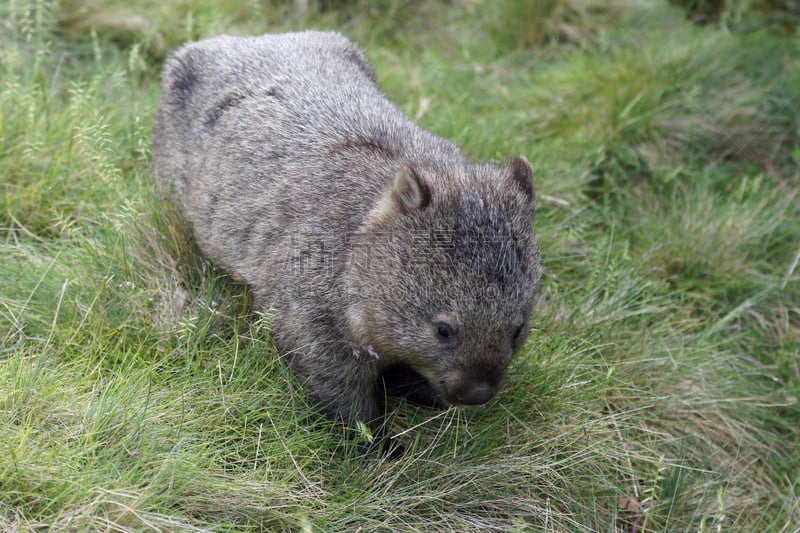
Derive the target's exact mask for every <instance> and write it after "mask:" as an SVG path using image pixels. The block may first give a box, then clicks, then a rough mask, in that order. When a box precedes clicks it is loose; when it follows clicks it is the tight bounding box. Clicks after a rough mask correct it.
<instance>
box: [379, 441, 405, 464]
mask: <svg viewBox="0 0 800 533" xmlns="http://www.w3.org/2000/svg"><path fill="white" fill-rule="evenodd" d="M382 441H383V457H385V458H386V459H400V458H401V457H402V456H403V455H404V454H405V453H406V449H405V447H404V446H403V445H402V444H400V441H399V440H397V439H395V438H394V437H386V438H384V439H382Z"/></svg>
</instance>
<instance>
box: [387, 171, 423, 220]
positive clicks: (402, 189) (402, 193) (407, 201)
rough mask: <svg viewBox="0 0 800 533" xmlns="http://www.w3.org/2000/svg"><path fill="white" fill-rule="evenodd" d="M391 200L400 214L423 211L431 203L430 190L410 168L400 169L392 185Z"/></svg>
mask: <svg viewBox="0 0 800 533" xmlns="http://www.w3.org/2000/svg"><path fill="white" fill-rule="evenodd" d="M391 194H392V200H394V203H395V205H396V206H397V209H398V210H400V212H402V213H409V212H412V211H418V210H420V209H424V208H425V207H426V206H427V205H428V203H430V201H431V190H430V187H429V186H428V184H427V183H425V180H423V179H422V177H421V176H420V175H419V174H418V173H417V172H416V171H415V170H414V169H413V168H411V167H405V168H401V169H400V170H399V171H397V174H395V176H394V183H392V193H391Z"/></svg>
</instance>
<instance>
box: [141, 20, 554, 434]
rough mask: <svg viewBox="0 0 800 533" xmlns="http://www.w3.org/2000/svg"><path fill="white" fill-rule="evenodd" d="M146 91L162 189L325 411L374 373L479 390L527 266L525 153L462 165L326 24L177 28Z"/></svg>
mask: <svg viewBox="0 0 800 533" xmlns="http://www.w3.org/2000/svg"><path fill="white" fill-rule="evenodd" d="M162 90H163V94H162V97H161V104H160V107H159V110H158V113H157V115H156V119H155V124H154V130H155V138H154V149H153V152H154V168H155V171H156V174H157V176H158V179H159V183H160V184H161V188H162V190H164V191H165V192H166V191H168V190H171V191H172V194H173V195H174V197H175V199H176V203H177V204H178V205H180V206H181V209H182V211H183V213H184V215H185V217H186V218H187V219H188V221H189V222H190V223H191V225H192V227H193V229H194V234H195V235H196V238H197V241H198V243H199V245H200V247H201V249H202V250H203V251H204V253H205V254H207V255H208V256H209V257H210V258H211V259H212V260H213V261H215V262H216V263H218V264H219V265H220V266H221V267H222V268H224V269H225V270H226V271H227V272H229V273H230V274H231V275H232V276H233V277H235V278H237V279H239V280H243V281H245V282H246V283H248V284H249V285H250V286H251V288H252V293H253V295H254V301H255V304H256V305H259V306H264V307H273V308H274V319H273V332H274V341H275V345H276V347H277V348H278V350H279V351H280V352H281V353H282V354H283V356H284V357H285V359H286V361H287V362H288V364H289V365H290V366H291V368H292V369H293V371H294V372H295V373H296V374H297V375H298V376H299V377H300V379H301V380H303V381H304V382H305V383H306V385H307V386H308V388H309V390H310V391H311V392H312V393H313V394H314V396H315V397H316V398H317V400H318V401H319V402H320V404H321V406H322V407H323V409H324V410H325V412H327V413H328V414H329V415H330V416H332V417H335V418H338V419H341V420H343V421H344V422H346V423H351V424H352V423H354V422H357V421H362V422H365V423H367V424H371V425H372V426H373V427H375V426H376V425H377V424H379V422H380V419H381V413H382V406H381V405H380V398H381V397H382V396H383V394H382V387H383V384H385V387H386V391H388V392H389V393H391V394H399V395H402V396H405V397H407V398H409V399H410V400H413V401H417V402H419V403H423V404H426V405H431V406H435V407H444V406H446V405H448V404H475V403H483V402H486V401H488V400H489V399H490V398H491V397H493V396H494V395H495V393H496V392H497V390H498V389H499V388H500V386H501V384H502V382H503V379H504V376H505V372H506V369H507V367H508V364H509V362H510V361H511V358H512V355H513V354H514V352H515V351H516V350H517V349H518V348H519V347H520V345H521V344H522V343H523V341H524V340H525V337H526V336H527V333H528V321H529V318H530V312H531V310H532V306H533V303H534V299H535V297H536V295H537V293H538V287H539V278H540V275H541V268H540V265H539V250H538V247H537V245H536V242H535V240H534V238H533V235H532V228H531V224H532V218H533V213H534V190H533V176H532V172H531V168H530V165H529V164H528V162H527V161H526V160H525V159H524V158H517V159H514V160H512V161H511V162H510V163H509V164H507V165H505V166H500V167H497V166H493V165H489V164H480V165H473V164H470V163H469V162H468V161H467V160H466V159H465V158H464V157H463V156H462V155H461V153H460V152H459V151H458V149H457V148H456V146H455V145H453V144H452V143H451V142H449V141H447V140H445V139H442V138H440V137H437V136H435V135H433V134H431V133H429V132H427V131H425V130H422V129H420V128H419V127H417V126H416V125H414V124H413V123H412V122H411V121H410V120H409V119H408V118H407V117H406V116H405V115H404V114H403V113H402V112H401V111H400V110H399V109H398V108H397V107H395V106H394V105H393V104H391V103H390V102H389V101H388V100H387V99H386V98H385V97H384V95H383V94H382V93H381V92H380V91H379V89H378V87H377V85H376V83H375V77H374V74H373V72H372V69H371V68H370V66H369V65H368V64H367V62H366V60H365V59H364V57H363V55H362V53H361V51H360V50H359V49H358V48H357V47H356V46H355V45H353V44H352V43H350V42H349V41H348V40H346V39H345V38H344V37H342V36H341V35H338V34H335V33H319V32H305V33H294V34H284V35H265V36H262V37H247V38H236V37H218V38H214V39H208V40H205V41H200V42H197V43H193V44H189V45H186V46H184V47H182V48H180V49H179V50H177V51H176V52H174V53H173V54H172V55H171V56H170V58H169V60H168V61H167V64H166V66H165V68H164V74H163V80H162Z"/></svg>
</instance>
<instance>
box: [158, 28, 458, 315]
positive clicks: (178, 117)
mask: <svg viewBox="0 0 800 533" xmlns="http://www.w3.org/2000/svg"><path fill="white" fill-rule="evenodd" d="M425 161H435V162H436V164H437V165H445V166H448V165H451V166H453V167H458V166H461V165H466V164H467V163H466V161H465V160H464V158H463V157H462V156H461V154H460V152H459V151H458V149H457V148H456V147H455V145H453V144H452V143H450V142H449V141H447V140H445V139H442V138H440V137H437V136H435V135H433V134H431V133H429V132H427V131H425V130H422V129H421V128H419V127H417V126H416V125H414V124H413V123H412V122H411V121H410V120H409V119H408V118H407V117H406V116H405V115H404V114H403V113H402V112H401V111H400V110H399V109H398V108H397V107H396V106H395V105H394V104H392V103H391V102H389V101H388V100H387V99H386V98H385V96H384V95H383V94H382V93H381V92H380V90H379V89H378V87H377V85H376V83H375V76H374V73H373V71H372V69H371V67H370V66H369V65H368V63H367V62H366V60H365V59H364V57H363V55H362V53H361V51H360V49H359V48H358V47H357V46H356V45H354V44H353V43H351V42H350V41H348V40H347V39H346V38H344V37H343V36H341V35H339V34H336V33H329V32H302V33H288V34H281V35H264V36H259V37H229V36H221V37H216V38H212V39H206V40H203V41H199V42H196V43H191V44H188V45H185V46H183V47H181V48H180V49H178V50H177V51H175V52H174V53H173V54H171V56H170V57H169V59H168V60H167V64H166V66H165V68H164V73H163V78H162V98H161V104H160V107H159V110H158V112H157V114H156V117H155V121H154V148H153V164H154V169H155V171H156V174H157V176H158V179H159V182H160V184H161V187H162V190H164V191H166V190H168V189H170V188H171V189H172V193H173V194H172V196H173V198H174V199H175V201H176V203H177V204H178V206H179V207H180V208H181V209H182V210H183V212H184V214H185V215H186V218H187V219H189V221H190V222H191V224H192V226H193V227H194V230H195V235H196V237H197V239H198V242H199V244H200V246H201V248H202V249H203V251H204V252H205V253H206V254H207V255H208V256H210V257H211V259H213V260H214V261H215V262H217V263H218V264H220V265H221V266H222V267H223V268H225V269H226V270H227V271H228V272H229V273H230V274H232V275H233V276H235V277H237V278H239V279H241V280H243V281H246V282H248V283H250V284H251V285H252V286H253V287H254V288H255V289H256V291H255V292H256V295H257V296H258V293H259V292H261V293H264V294H265V295H266V296H268V298H269V299H271V300H273V301H274V300H276V299H279V298H278V296H279V295H278V293H279V292H280V291H281V290H282V289H283V287H285V286H287V285H291V284H292V282H293V280H292V279H291V275H292V273H291V272H278V270H277V268H278V266H279V265H280V264H281V263H285V262H287V261H289V262H291V258H289V259H287V254H290V253H291V252H292V251H297V250H298V249H299V248H302V246H303V244H302V243H300V244H298V242H297V239H303V238H304V236H309V235H311V236H314V237H318V236H320V235H322V236H326V238H328V239H330V238H331V237H334V236H335V237H336V240H341V241H344V240H346V238H347V237H346V236H347V235H348V234H349V232H351V231H352V230H354V229H355V227H356V226H358V225H359V224H360V222H361V220H362V218H363V216H364V215H365V213H366V211H367V210H368V209H369V208H370V207H371V206H373V205H374V204H375V202H376V201H377V199H378V197H379V196H380V194H381V192H382V191H383V190H385V188H386V186H387V185H388V184H389V183H390V182H391V180H392V179H393V177H394V175H395V173H396V172H397V170H398V169H399V168H402V167H403V166H405V165H408V164H411V163H413V164H416V165H420V164H424V162H425ZM312 238H313V237H312ZM324 246H326V247H327V249H326V253H327V254H328V256H329V257H332V258H333V260H334V261H335V256H336V254H337V252H338V251H339V250H338V249H337V242H326V243H324ZM268 271H269V272H271V273H272V275H271V276H267V275H266V274H265V272H268ZM306 274H308V272H306ZM325 282H326V281H325V280H322V279H321V280H320V283H325Z"/></svg>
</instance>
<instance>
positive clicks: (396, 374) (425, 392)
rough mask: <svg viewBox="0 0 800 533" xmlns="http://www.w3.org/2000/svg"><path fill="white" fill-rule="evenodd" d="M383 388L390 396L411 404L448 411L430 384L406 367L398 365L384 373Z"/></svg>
mask: <svg viewBox="0 0 800 533" xmlns="http://www.w3.org/2000/svg"><path fill="white" fill-rule="evenodd" d="M383 386H384V388H385V390H386V394H387V395H389V396H399V397H401V398H405V399H406V400H408V401H409V402H412V403H415V404H417V405H421V406H423V407H431V408H433V409H447V407H448V404H447V402H446V401H445V400H444V398H442V397H441V395H440V394H439V393H438V392H436V391H435V390H434V389H433V387H431V385H430V383H428V381H427V380H426V379H425V378H424V377H422V376H421V375H420V374H419V373H418V372H416V371H414V370H413V369H411V368H409V367H407V366H405V365H396V366H393V367H391V368H389V369H387V370H386V371H385V372H384V373H383Z"/></svg>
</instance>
